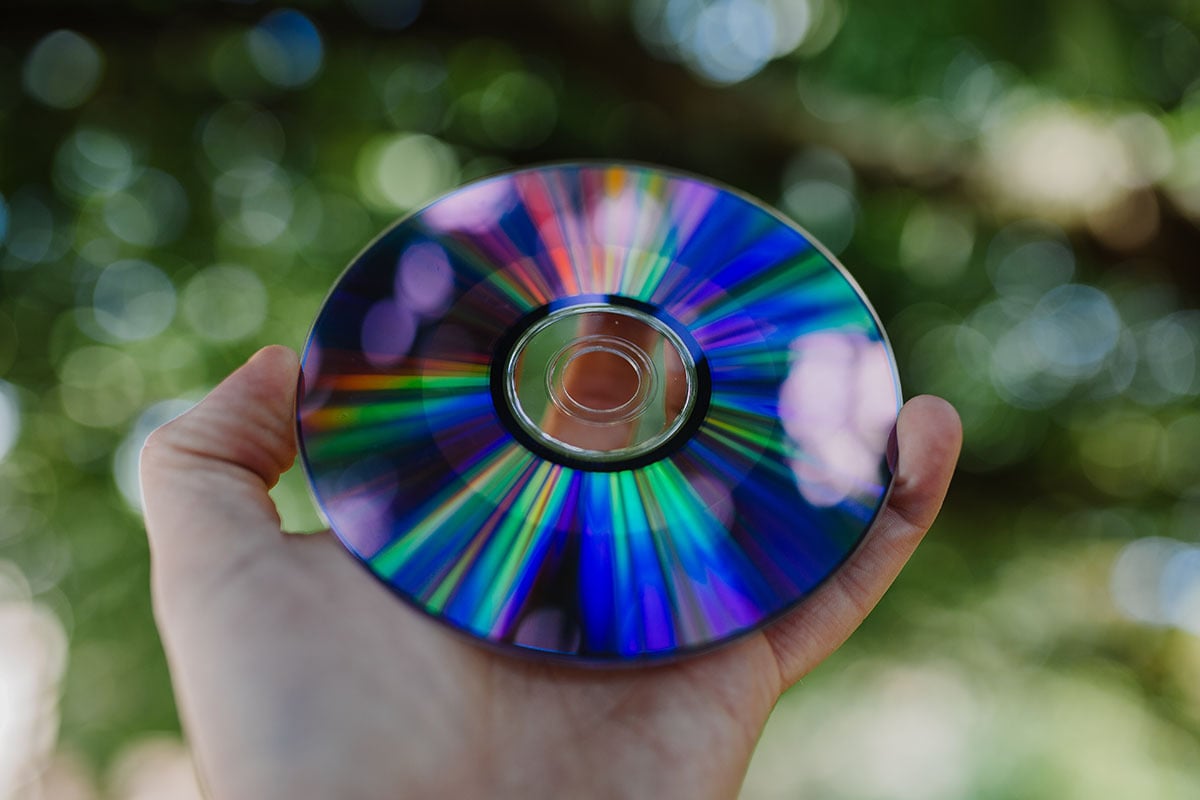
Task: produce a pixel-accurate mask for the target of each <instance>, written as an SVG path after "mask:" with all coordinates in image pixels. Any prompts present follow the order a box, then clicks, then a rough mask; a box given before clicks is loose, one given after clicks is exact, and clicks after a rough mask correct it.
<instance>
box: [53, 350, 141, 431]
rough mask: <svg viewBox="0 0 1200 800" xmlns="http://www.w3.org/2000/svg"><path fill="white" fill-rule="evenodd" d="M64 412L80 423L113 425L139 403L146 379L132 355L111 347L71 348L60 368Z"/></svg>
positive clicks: (110, 426) (123, 418)
mask: <svg viewBox="0 0 1200 800" xmlns="http://www.w3.org/2000/svg"><path fill="white" fill-rule="evenodd" d="M59 378H60V380H61V383H60V385H59V393H60V400H61V402H62V406H63V411H64V412H66V415H67V416H68V417H70V418H71V419H73V420H75V421H76V422H78V423H79V424H81V425H86V426H88V427H93V428H112V427H115V426H117V425H120V424H121V423H123V422H125V420H127V419H129V417H130V416H132V415H133V414H134V413H135V412H136V411H137V408H138V406H139V405H141V402H142V395H143V392H144V390H145V378H144V377H143V375H142V371H141V369H140V368H139V367H138V365H137V362H136V361H134V360H133V358H132V357H131V356H129V355H128V354H127V353H124V352H122V351H120V350H117V349H115V348H112V347H101V346H90V347H81V348H79V349H78V350H75V351H73V352H72V353H71V354H70V355H68V356H67V358H66V359H65V360H64V361H63V363H62V366H61V367H60V368H59Z"/></svg>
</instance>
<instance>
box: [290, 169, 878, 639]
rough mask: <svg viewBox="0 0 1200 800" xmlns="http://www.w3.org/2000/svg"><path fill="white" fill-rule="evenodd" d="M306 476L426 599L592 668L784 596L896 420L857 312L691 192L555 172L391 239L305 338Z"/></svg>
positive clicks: (788, 239) (411, 225)
mask: <svg viewBox="0 0 1200 800" xmlns="http://www.w3.org/2000/svg"><path fill="white" fill-rule="evenodd" d="M303 363H304V378H303V390H302V393H301V397H300V400H299V403H298V411H297V416H298V420H297V422H298V427H299V433H300V442H301V452H302V459H303V462H304V464H305V466H306V468H307V471H308V475H309V479H310V481H311V484H312V487H313V491H314V494H315V496H316V499H317V501H318V503H319V505H320V507H321V510H322V512H323V513H324V515H325V517H326V519H327V521H328V522H329V524H330V526H331V528H332V529H333V531H334V532H335V533H336V534H337V536H338V537H339V538H340V539H341V541H342V542H343V543H344V544H345V546H346V547H347V548H348V549H349V550H350V551H351V552H352V553H353V554H354V555H355V556H356V557H357V558H358V559H360V560H361V561H362V562H363V563H364V564H365V565H366V566H367V567H368V568H369V569H370V570H371V572H373V573H374V574H375V575H376V576H377V577H378V578H379V579H380V580H382V581H383V582H385V583H386V584H387V585H388V586H390V587H391V588H392V589H394V590H395V591H396V592H397V593H398V594H399V595H401V596H402V597H404V598H405V599H407V600H408V601H410V602H411V603H412V604H413V605H415V606H416V607H418V608H420V609H422V610H424V611H426V612H428V613H429V614H431V615H433V616H435V617H437V618H439V619H441V620H443V621H444V622H447V623H449V624H450V625H452V626H454V627H456V628H458V629H460V630H462V631H465V632H467V633H469V634H472V635H474V636H476V637H479V638H481V639H483V640H486V641H488V642H491V643H494V644H498V645H503V646H508V647H513V648H518V649H523V650H527V651H535V652H541V653H549V654H555V655H559V656H563V657H569V658H578V659H584V660H589V661H636V660H648V659H654V658H660V657H671V656H678V655H680V654H684V653H689V652H694V651H698V650H702V649H705V648H708V647H710V646H712V645H714V644H717V643H720V642H723V641H726V640H728V639H730V638H733V637H735V636H737V635H739V634H742V633H744V632H747V631H749V630H753V629H755V628H757V627H759V626H761V625H763V624H765V623H766V622H768V621H770V620H771V619H772V618H774V617H775V616H777V615H779V614H780V613H782V612H783V611H785V610H787V609H789V608H790V607H792V606H794V605H795V604H796V603H798V602H799V601H800V600H802V599H803V598H804V597H805V596H806V595H808V594H809V593H810V592H811V591H812V590H813V589H814V588H815V587H816V586H817V585H818V584H820V583H821V582H822V581H823V580H824V579H825V578H827V577H828V576H829V575H830V574H831V573H832V572H833V571H834V570H835V569H836V568H837V567H838V566H839V565H840V564H841V563H842V562H843V561H844V560H845V559H846V558H847V557H848V556H849V554H850V553H851V551H852V550H853V549H854V548H855V546H856V545H857V544H858V542H859V541H860V539H861V538H862V537H863V536H864V534H865V533H866V530H867V528H868V527H869V526H870V524H871V522H872V521H873V520H874V518H875V516H876V514H877V513H878V511H879V510H880V508H881V506H882V505H883V503H884V501H885V498H886V495H887V491H888V488H889V485H890V481H891V474H890V472H889V470H888V466H887V462H886V458H885V452H886V448H887V439H888V436H889V433H890V431H891V428H892V425H893V423H894V422H895V418H896V413H897V411H898V408H899V404H900V393H899V385H898V381H897V377H896V371H895V365H894V362H893V360H892V356H891V352H890V350H889V348H888V345H887V342H886V340H885V338H884V335H883V331H882V329H881V327H880V325H879V323H878V321H877V319H876V317H875V314H874V312H873V311H872V310H871V308H870V306H869V305H868V304H867V302H866V300H865V298H864V297H863V296H862V293H861V292H860V291H859V290H858V288H857V287H856V286H855V285H854V283H853V282H852V281H851V280H850V278H849V277H848V276H847V275H846V273H845V272H844V271H843V270H842V269H841V268H840V267H839V266H838V265H837V264H836V263H834V262H833V261H832V260H831V258H830V257H829V256H828V255H827V254H825V253H824V252H823V251H822V250H821V249H820V248H819V247H818V246H816V245H815V244H814V242H813V241H812V240H810V239H809V238H808V237H806V236H805V234H804V233H803V232H802V231H801V230H799V229H798V228H797V227H796V226H794V225H793V224H791V223H790V222H788V221H787V220H786V219H784V218H783V217H782V216H780V215H779V214H777V213H776V212H773V211H771V210H770V209H768V208H766V207H764V206H763V205H761V204H759V203H757V202H755V201H753V200H751V199H748V198H746V197H744V196H741V195H739V194H737V193H735V192H732V191H730V190H728V189H725V188H721V187H719V186H715V185H713V184H710V183H708V182H706V181H703V180H700V179H697V178H693V177H688V176H684V175H679V174H675V173H670V172H665V171H660V170H657V169H653V168H647V167H638V166H625V165H583V166H571V165H568V166H549V167H541V168H535V169H528V170H523V171H519V172H513V173H507V174H504V175H499V176H496V177H492V178H488V179H486V180H482V181H479V182H477V183H473V184H470V185H468V186H465V187H463V188H461V189H458V190H457V191H454V192H452V193H450V194H448V195H446V196H444V197H442V198H441V199H439V200H437V201H435V202H433V203H432V204H430V205H429V206H427V207H426V208H424V209H422V210H421V211H418V212H416V213H415V214H412V215H411V216H409V217H407V218H406V219H404V220H402V221H401V222H399V223H398V224H396V225H395V226H393V227H392V228H391V229H389V230H388V231H387V232H386V233H384V234H383V235H382V236H381V237H380V238H379V239H377V240H376V241H375V242H374V243H372V244H371V245H370V246H369V247H368V248H367V249H366V251H364V252H363V253H362V255H360V256H359V257H358V258H357V259H356V260H355V261H354V262H353V263H352V264H351V265H350V267H349V268H348V269H347V270H346V272H345V273H344V274H343V275H342V277H341V278H340V279H339V280H338V282H337V284H336V285H335V287H334V289H333V291H332V293H331V294H330V296H329V299H328V300H327V301H326V303H325V305H324V306H323V307H322V309H321V311H320V314H319V315H318V317H317V320H316V323H315V324H314V326H313V330H312V333H311V335H310V337H309V341H308V345H307V348H306V350H305V354H304V359H303Z"/></svg>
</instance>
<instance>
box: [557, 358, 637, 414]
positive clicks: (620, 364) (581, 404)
mask: <svg viewBox="0 0 1200 800" xmlns="http://www.w3.org/2000/svg"><path fill="white" fill-rule="evenodd" d="M562 378H563V379H562V382H561V384H560V385H559V386H557V387H555V388H556V390H557V391H558V393H559V398H558V399H559V401H560V402H561V403H562V404H563V405H566V406H570V405H575V406H576V407H577V408H578V411H580V412H591V415H594V416H606V415H607V413H608V412H613V411H620V410H622V409H624V408H625V407H626V406H628V405H629V404H630V403H632V402H634V400H636V399H637V397H638V395H639V394H640V393H641V392H639V389H640V388H641V384H642V374H641V369H640V368H639V366H638V365H637V364H636V363H634V361H633V359H631V358H630V357H629V356H628V355H626V354H625V353H622V352H620V351H619V350H617V349H616V348H614V347H611V346H608V345H604V344H597V345H591V346H585V347H583V348H581V349H579V350H578V351H576V352H574V353H572V354H571V355H569V356H568V357H567V362H566V366H565V368H564V369H563V375H562ZM597 421H599V420H597Z"/></svg>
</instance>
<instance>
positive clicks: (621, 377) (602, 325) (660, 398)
mask: <svg viewBox="0 0 1200 800" xmlns="http://www.w3.org/2000/svg"><path fill="white" fill-rule="evenodd" d="M506 363H507V365H508V366H507V368H506V374H505V396H506V398H507V402H508V403H509V407H510V408H511V410H512V412H513V416H514V417H515V419H516V421H517V423H518V424H519V425H520V426H521V427H522V428H523V429H524V430H525V431H526V432H527V433H528V434H529V435H531V436H533V437H534V438H536V439H537V440H539V441H541V442H542V443H544V444H545V445H546V446H548V447H550V448H551V449H552V450H556V451H558V452H561V453H564V454H566V455H569V456H571V457H575V458H579V457H584V458H594V459H599V460H605V459H616V458H623V457H632V456H634V455H637V454H639V453H644V452H648V451H650V450H653V449H654V448H655V447H656V446H657V445H658V444H660V443H661V442H663V441H665V440H666V439H667V438H668V437H670V435H671V434H672V432H673V431H675V430H676V429H678V427H679V426H680V425H681V424H682V423H683V421H684V420H685V419H686V417H687V414H688V412H689V410H690V408H691V406H692V404H693V403H694V401H695V381H694V373H695V367H694V364H693V362H692V359H691V356H690V354H689V353H688V352H687V350H686V348H685V346H684V345H683V344H682V342H681V341H680V340H679V339H678V337H677V336H676V334H674V333H673V332H672V331H671V329H670V328H668V327H667V326H666V325H665V324H663V323H662V322H660V321H659V320H657V319H655V318H654V317H652V316H650V315H649V314H646V313H644V312H641V311H639V310H636V309H631V308H626V307H622V306H609V305H601V304H595V305H593V304H586V305H578V306H570V307H567V308H564V309H561V310H559V311H555V312H551V313H550V314H548V315H547V316H546V317H545V318H544V319H543V320H541V321H539V322H538V323H535V324H534V325H532V326H531V327H530V328H529V329H528V330H527V331H525V333H524V334H523V335H522V336H521V337H520V338H519V339H518V340H517V342H516V343H515V344H514V345H513V349H512V351H511V353H510V355H509V356H508V358H507V361H506Z"/></svg>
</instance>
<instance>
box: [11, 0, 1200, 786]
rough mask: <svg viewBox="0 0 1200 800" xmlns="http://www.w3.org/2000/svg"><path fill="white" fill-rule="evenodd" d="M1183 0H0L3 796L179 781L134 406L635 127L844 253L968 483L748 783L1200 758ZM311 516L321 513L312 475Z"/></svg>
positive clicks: (1192, 154)
mask: <svg viewBox="0 0 1200 800" xmlns="http://www.w3.org/2000/svg"><path fill="white" fill-rule="evenodd" d="M1198 31H1200V5H1197V4H1195V3H1192V2H1188V1H1187V0H1054V1H1052V2H1046V1H1045V0H1004V1H1003V2H1001V1H1000V0H986V2H985V1H984V0H979V2H972V3H962V2H958V0H925V2H922V3H896V2H892V0H586V1H585V0H580V1H579V2H558V0H523V1H522V2H514V1H510V2H491V1H490V0H455V1H454V2H439V3H428V4H425V5H424V6H423V4H422V3H421V2H420V0H297V2H296V4H295V5H294V6H290V7H282V6H277V5H275V4H272V3H267V2H253V0H250V1H248V2H212V3H198V2H185V3H175V2H168V1H167V0H127V1H126V2H120V3H106V4H97V3H89V2H77V3H73V4H72V3H39V2H32V0H30V1H29V2H14V1H13V0H9V2H7V3H6V4H5V5H4V8H3V10H0V798H48V799H49V798H53V800H59V799H60V798H61V799H63V800H76V799H78V800H94V799H98V798H111V799H113V800H131V799H132V798H166V799H167V800H180V799H182V798H194V797H197V796H198V795H197V790H196V786H195V779H194V777H192V774H191V766H190V761H189V757H188V753H187V750H186V747H185V745H184V744H183V743H182V742H181V739H180V735H179V728H178V722H177V719H176V715H175V710H174V705H173V702H172V699H171V692H170V686H169V683H168V678H167V672H166V668H165V665H164V660H163V655H162V652H161V649H160V646H159V643H158V640H157V637H156V634H155V629H154V625H153V621H152V617H151V611H150V605H149V594H148V585H147V583H148V572H147V549H146V543H145V541H144V535H143V532H142V528H141V522H140V519H139V514H138V489H137V485H136V476H135V468H136V461H137V454H138V449H139V447H140V445H141V443H142V441H143V439H144V437H145V436H146V434H147V433H148V432H149V431H150V430H151V429H152V428H153V427H155V426H156V425H157V424H158V423H160V422H161V421H163V420H165V419H167V418H169V417H170V416H172V415H173V414H175V413H178V412H179V411H180V410H181V409H184V408H186V407H187V405H188V403H190V402H191V401H194V400H195V399H197V398H198V397H200V396H201V395H202V394H203V393H204V392H205V390H206V389H207V388H209V387H211V386H212V385H213V384H214V383H215V382H216V381H218V380H219V379H220V378H221V377H222V376H223V375H225V374H226V373H227V372H228V371H229V370H230V369H232V368H233V367H234V366H235V365H237V364H238V363H240V362H241V361H242V360H243V359H244V358H245V357H247V356H248V355H249V354H250V353H251V352H252V351H253V350H254V349H256V348H257V347H258V346H260V345H262V344H266V343H269V342H284V343H286V344H290V345H292V346H299V345H300V344H301V343H302V339H303V337H304V336H305V334H306V332H307V329H308V326H309V323H310V321H311V319H312V317H313V315H314V313H315V311H316V310H317V308H318V305H319V304H320V302H321V300H322V299H323V297H324V294H325V292H326V291H327V289H328V288H329V286H330V284H331V283H332V281H333V280H334V278H335V277H336V276H337V275H338V274H339V272H340V271H341V269H342V268H343V267H344V265H345V264H346V263H347V262H348V260H349V259H350V258H351V257H352V256H353V255H354V254H355V253H356V251H357V250H358V249H359V248H361V247H362V246H363V245H364V244H365V243H366V242H368V241H369V240H370V239H371V238H372V237H373V236H374V235H375V234H376V233H377V232H378V231H379V230H381V229H382V228H383V227H384V226H385V225H387V224H388V223H389V222H390V221H391V220H393V219H394V218H395V217H397V216H398V215H400V214H403V213H404V212H405V211H407V210H408V209H411V208H413V207H415V206H418V205H420V204H422V203H423V202H424V201H426V200H428V199H430V198H432V197H433V196H435V195H437V194H439V193H441V192H443V191H445V190H448V189H450V188H452V187H454V186H456V185H458V184H459V183H461V182H463V181H466V180H469V179H471V178H473V177H476V176H480V175H484V174H487V173H489V172H493V171H496V170H499V169H502V168H505V167H507V166H510V165H518V164H525V163H530V162H537V161H545V160H551V159H571V158H578V157H587V158H605V159H610V158H631V159H638V160H642V161H650V162H657V163H662V164H666V165H670V166H673V167H679V168H683V169H686V170H691V171H694V172H697V173H700V174H704V175H709V176H712V177H715V178H718V179H720V180H722V181H725V182H727V183H730V184H732V185H734V186H736V187H738V188H741V189H743V190H745V191H748V192H750V193H752V194H755V195H757V196H759V197H761V198H763V199H764V200H766V201H767V202H769V203H772V204H775V205H777V206H778V207H780V208H781V209H783V210H784V211H785V212H786V213H788V214H790V215H792V216H793V217H794V218H795V219H797V220H799V221H800V222H801V223H802V224H803V225H805V226H806V227H807V228H808V229H809V230H811V231H812V232H813V233H815V234H816V236H817V237H818V238H820V240H821V241H823V242H824V243H825V244H826V245H827V246H828V247H829V248H830V249H831V250H832V251H833V252H835V253H837V254H838V255H839V256H840V257H841V258H842V260H843V261H844V262H845V263H846V264H847V265H848V267H849V268H850V270H851V272H852V273H853V274H854V275H855V276H856V277H857V279H858V280H859V281H860V283H861V284H862V285H863V286H864V288H865V289H866V291H867V294H868V295H869V296H870V298H871V299H872V301H873V302H874V304H875V305H876V307H877V308H878V309H879V311H880V314H881V316H882V318H883V320H884V322H885V324H886V326H887V328H888V331H889V332H890V334H891V337H892V342H893V344H894V346H895V350H896V355H897V358H898V360H899V362H900V366H901V371H902V372H901V374H902V379H903V383H904V385H905V388H906V392H907V393H908V394H909V395H911V394H916V393H919V392H936V393H939V394H942V395H944V396H946V397H948V398H949V399H951V400H952V401H953V402H954V403H955V404H956V405H957V406H958V408H959V410H960V411H961V413H962V416H963V421H964V423H965V426H966V446H965V452H964V454H963V461H962V468H961V470H960V473H959V475H958V477H957V479H956V482H955V485H954V487H953V489H952V493H951V497H950V500H949V502H948V504H947V507H946V511H945V513H944V515H943V517H942V519H941V520H940V521H939V523H938V524H937V526H936V527H935V529H934V531H933V533H932V534H931V536H930V538H929V540H928V541H927V543H926V544H925V545H923V547H922V548H921V550H920V552H919V554H918V555H917V556H916V558H915V560H914V561H913V563H912V564H911V566H910V567H909V568H908V569H907V570H906V571H905V573H904V574H903V576H902V577H901V579H900V580H899V582H898V583H897V585H896V586H895V588H894V589H893V590H892V592H891V593H890V594H889V595H888V596H887V598H886V599H885V600H884V602H883V604H882V605H881V606H880V608H879V609H878V610H877V611H876V612H875V613H874V614H873V615H872V616H871V618H870V619H869V620H868V622H867V624H866V625H865V626H864V627H863V629H862V630H861V632H860V633H859V634H857V635H856V636H855V637H854V638H853V639H852V641H851V642H850V643H849V644H848V645H847V646H846V647H845V648H844V649H843V650H842V651H841V652H839V653H838V654H837V655H836V656H835V657H834V658H832V659H831V660H830V661H829V662H828V663H826V664H825V665H824V666H822V667H821V668H820V669H818V670H817V671H816V672H815V673H814V674H812V675H811V676H810V677H808V678H807V679H805V680H804V681H803V682H802V683H801V684H800V685H799V686H798V687H797V688H796V689H795V690H793V691H792V692H791V693H789V694H788V695H787V696H785V697H784V699H783V700H782V701H781V703H780V705H779V707H778V709H777V711H776V714H775V716H774V717H773V718H772V721H771V723H770V726H769V727H768V730H767V733H766V736H765V738H764V740H763V742H762V744H761V746H760V748H759V751H758V753H757V755H756V757H755V761H754V764H753V766H752V768H751V771H750V775H749V776H748V778H747V781H746V785H745V789H744V796H745V797H746V798H795V797H819V798H853V799H855V800H868V799H870V800H908V799H912V800H943V799H945V800H956V799H958V798H987V799H988V800H1001V799H1002V798H1023V799H1028V798H1035V799H1036V798H1047V799H1050V798H1053V799H1054V800H1070V799H1071V798H1087V799H1088V800H1096V798H1131V797H1136V798H1155V799H1156V800H1157V799H1161V798H1194V797H1196V796H1197V792H1200V788H1197V787H1200V403H1198V402H1197V395H1198V393H1200V364H1198V358H1200V311H1197V310H1196V308H1197V298H1198V297H1200V269H1198V266H1200V265H1198V257H1200V256H1198V254H1200V230H1198V228H1197V222H1198V221H1200V38H1198V36H1197V32H1198ZM276 494H277V496H278V500H279V502H280V504H281V506H282V509H283V513H284V517H285V520H286V521H287V522H288V523H289V524H290V525H292V526H293V527H296V528H311V527H313V526H315V525H316V524H317V522H316V519H315V517H314V516H313V514H312V511H311V510H310V507H309V505H308V501H307V495H306V489H305V487H304V485H303V481H302V480H301V479H300V478H299V477H298V476H297V475H295V474H290V475H289V476H288V477H287V478H285V480H284V482H283V484H282V485H281V486H280V487H279V489H278V490H277V491H276Z"/></svg>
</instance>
